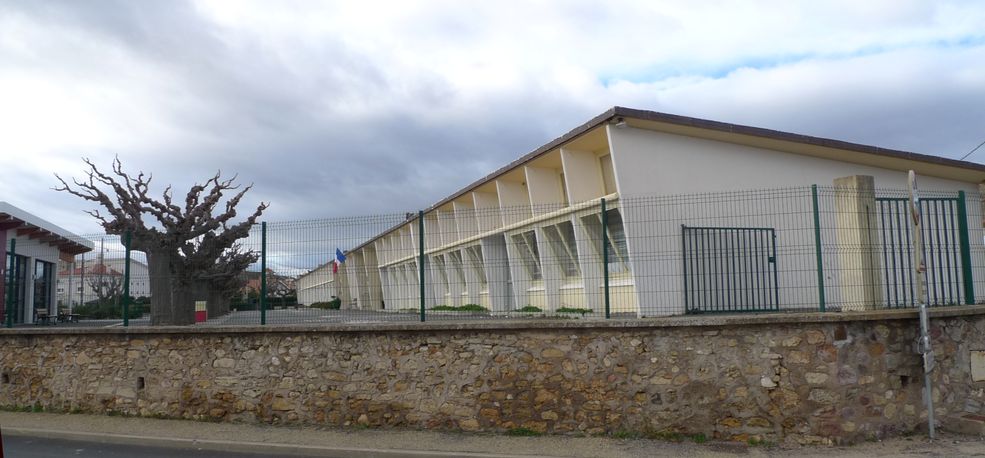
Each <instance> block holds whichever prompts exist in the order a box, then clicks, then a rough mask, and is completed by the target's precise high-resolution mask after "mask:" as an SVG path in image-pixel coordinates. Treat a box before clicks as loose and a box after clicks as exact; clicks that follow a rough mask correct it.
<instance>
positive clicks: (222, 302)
mask: <svg viewBox="0 0 985 458" xmlns="http://www.w3.org/2000/svg"><path fill="white" fill-rule="evenodd" d="M208 300H209V303H208V306H207V308H208V310H209V318H212V317H219V316H222V315H225V314H227V313H229V303H230V301H229V294H228V293H227V292H226V291H225V290H223V289H221V288H218V287H217V286H216V285H212V289H210V290H209V299H208Z"/></svg>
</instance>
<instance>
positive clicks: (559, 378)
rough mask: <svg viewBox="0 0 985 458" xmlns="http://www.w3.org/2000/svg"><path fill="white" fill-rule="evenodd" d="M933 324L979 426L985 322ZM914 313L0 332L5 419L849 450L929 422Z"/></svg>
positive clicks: (950, 396) (946, 386)
mask: <svg viewBox="0 0 985 458" xmlns="http://www.w3.org/2000/svg"><path fill="white" fill-rule="evenodd" d="M936 313H937V314H936V316H935V317H934V318H933V319H932V326H933V339H934V345H935V349H936V350H937V359H938V362H939V369H938V370H937V371H935V372H934V383H935V389H934V400H935V402H936V406H937V414H938V416H939V418H943V417H944V416H945V415H948V414H952V413H956V412H960V411H963V410H967V411H975V412H976V413H983V412H980V411H981V409H982V407H981V406H982V402H983V401H985V396H983V389H985V382H976V381H973V380H972V375H971V372H972V371H971V359H972V356H971V351H972V350H983V349H985V338H983V336H985V308H982V307H954V308H950V309H946V310H943V309H942V310H938V311H937V312H936ZM915 316H916V314H915V313H914V312H909V311H904V312H867V313H856V314H796V315H754V316H753V315H750V316H741V317H702V318H688V317H681V318H667V319H658V320H649V321H609V322H597V321H596V322H591V321H580V320H572V321H563V322H541V323H530V322H526V323H516V322H511V323H478V324H469V325H461V324H459V325H453V324H417V325H399V326H382V325H380V326H362V327H345V328H343V327H338V328H319V329H311V328H294V327H284V328H278V327H267V328H248V329H235V328H225V329H218V328H202V327H189V328H157V329H154V328H131V329H120V328H116V329H56V328H45V329H29V330H18V329H14V330H3V331H0V348H2V350H0V372H2V380H0V405H3V406H6V407H8V408H13V407H24V406H41V407H43V408H45V409H52V410H65V411H73V410H75V411H89V412H106V413H119V414H129V415H141V416H162V417H177V418H196V419H214V420H220V421H248V422H253V421H259V422H274V423H310V424H325V425H353V424H362V425H369V426H373V427H378V426H379V427H411V428H435V429H449V430H456V429H461V430H466V431H503V430H506V429H510V428H518V427H524V428H530V429H533V430H537V431H544V432H548V433H586V434H602V433H612V432H620V431H627V432H628V431H635V432H647V431H653V432H657V431H674V432H680V433H688V434H694V433H704V434H705V435H707V436H708V437H715V438H723V439H732V440H747V439H748V438H757V439H760V440H769V441H797V442H821V443H824V442H853V441H859V440H865V439H871V438H874V437H883V436H886V435H891V434H896V433H905V432H908V431H911V430H914V429H915V428H919V427H920V425H921V424H923V422H925V418H926V412H924V409H923V406H922V401H921V391H922V385H923V380H922V375H921V366H920V364H921V360H920V358H919V357H918V356H917V355H915V354H914V353H913V342H914V339H915V338H916V334H917V321H916V319H915Z"/></svg>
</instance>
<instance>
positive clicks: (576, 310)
mask: <svg viewBox="0 0 985 458" xmlns="http://www.w3.org/2000/svg"><path fill="white" fill-rule="evenodd" d="M556 312H557V313H580V314H581V316H585V315H586V314H588V313H592V309H580V308H574V307H561V308H559V309H557V310H556Z"/></svg>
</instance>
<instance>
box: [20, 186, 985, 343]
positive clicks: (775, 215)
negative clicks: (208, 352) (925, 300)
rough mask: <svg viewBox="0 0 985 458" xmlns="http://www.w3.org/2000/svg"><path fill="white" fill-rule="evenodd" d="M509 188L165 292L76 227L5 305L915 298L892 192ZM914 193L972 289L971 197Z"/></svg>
mask: <svg viewBox="0 0 985 458" xmlns="http://www.w3.org/2000/svg"><path fill="white" fill-rule="evenodd" d="M520 190H522V187H519V188H517V189H512V190H511V188H510V187H509V186H504V187H503V189H501V190H500V195H499V196H497V195H496V194H494V193H489V194H488V195H487V194H484V193H481V192H477V193H473V195H472V196H471V198H468V199H466V198H463V199H460V200H456V201H454V202H451V203H449V204H447V205H444V206H442V207H439V208H435V209H431V210H429V211H426V212H410V213H404V214H388V215H376V216H366V217H352V218H334V219H320V220H308V221H290V222H269V223H267V224H265V225H264V226H265V227H266V230H265V231H264V230H262V228H261V225H259V224H258V225H256V226H255V227H254V228H253V229H252V230H251V231H250V233H249V235H248V237H246V238H244V239H242V240H239V241H238V242H237V244H236V246H235V249H234V250H232V251H227V252H226V253H225V254H224V255H223V257H222V258H220V259H219V260H218V261H216V262H212V263H206V264H205V265H198V266H194V268H195V269H198V270H197V271H196V272H197V273H196V274H195V275H193V277H194V280H189V281H188V282H187V286H181V285H178V286H177V287H175V286H174V285H175V284H174V283H170V285H171V289H170V290H168V289H165V290H163V293H162V290H161V289H159V288H162V286H161V285H165V287H167V285H169V283H168V282H167V281H166V280H168V278H171V277H167V276H166V274H157V275H158V276H157V277H155V276H153V275H155V274H153V273H152V272H161V270H159V269H158V270H155V268H154V266H153V265H152V264H151V262H150V261H152V259H149V258H148V254H147V253H143V252H140V251H136V250H133V251H132V252H131V261H130V263H129V265H127V264H126V256H125V255H126V250H125V247H124V244H123V243H121V237H120V236H117V235H93V236H87V237H86V239H87V240H88V241H91V242H92V246H94V247H95V248H94V250H93V251H91V252H88V253H85V254H82V255H78V256H76V257H75V258H74V259H73V260H71V261H65V262H63V263H62V264H60V265H59V266H57V274H46V273H45V272H46V271H45V267H44V266H43V265H41V267H38V265H39V264H37V263H34V262H33V261H32V259H33V257H32V256H33V255H31V253H30V252H29V251H30V250H32V249H37V248H30V247H29V246H28V245H25V246H24V249H23V250H20V249H16V251H15V253H14V255H13V256H10V255H9V253H8V258H7V265H8V266H7V267H8V269H7V273H8V274H9V273H12V274H13V280H11V279H10V278H8V277H10V275H6V276H5V279H4V280H5V281H4V284H5V289H4V292H5V299H6V300H11V298H13V299H12V300H13V302H12V303H11V304H12V305H10V306H8V307H6V308H7V309H9V310H12V313H10V314H7V315H6V316H9V317H10V318H11V320H12V323H11V325H14V326H19V325H40V324H48V322H49V321H50V322H51V324H56V325H66V326H83V325H88V326H125V325H128V326H143V325H149V324H151V323H152V321H153V319H152V314H151V313H150V312H151V298H152V297H156V298H158V299H161V301H162V303H165V302H166V301H165V299H167V298H168V297H169V296H167V295H168V294H171V295H172V296H173V297H172V299H174V300H173V301H172V302H173V303H175V304H177V303H181V304H183V305H181V306H182V307H186V308H184V309H182V310H181V311H179V313H178V314H179V315H180V316H182V317H184V318H183V319H184V320H185V321H183V322H184V323H205V324H209V325H231V326H232V325H261V324H263V325H286V324H303V325H322V324H325V325H327V324H345V323H377V322H400V321H405V322H412V321H420V320H422V319H423V320H426V321H436V320H504V319H575V318H577V319H606V318H648V317H657V316H671V315H682V314H685V313H736V312H769V311H782V312H796V311H851V310H875V309H881V308H897V307H912V306H913V304H914V300H913V299H914V298H913V295H914V291H915V288H914V285H913V272H914V268H915V266H913V261H912V258H913V257H912V251H911V250H912V248H911V247H910V245H911V243H912V240H911V238H912V234H911V233H910V231H911V229H910V227H911V226H910V221H909V215H908V210H907V208H908V205H909V201H908V200H907V198H906V191H905V190H899V189H875V190H870V191H865V192H860V191H859V190H857V189H856V190H852V189H846V188H844V187H832V186H803V187H795V188H781V189H763V190H746V191H732V192H715V193H702V194H686V195H660V196H625V197H620V196H618V195H615V194H613V195H609V196H604V197H600V198H596V199H592V200H588V201H584V202H564V201H560V202H547V203H536V204H532V203H531V202H530V201H529V200H527V199H528V194H526V193H525V192H519V191H520ZM514 191H516V192H514ZM541 191H543V190H541ZM530 195H536V194H530ZM545 195H547V194H545ZM922 197H923V200H922V207H921V210H922V213H923V214H924V224H923V225H922V227H923V230H924V231H925V233H924V239H925V240H927V244H926V250H927V251H926V258H927V269H928V284H929V286H930V289H929V291H930V292H931V301H932V302H933V303H934V304H935V305H941V306H946V305H957V304H964V303H978V302H983V301H985V237H983V234H982V201H981V196H980V195H979V194H978V193H970V192H968V193H967V194H966V193H964V192H934V191H929V192H928V191H925V192H923V193H922ZM203 240H204V239H203ZM201 242H202V240H197V241H195V243H201ZM137 248H139V247H137ZM194 249H195V245H194V243H193V244H192V245H190V246H189V247H186V250H185V251H182V254H181V256H191V255H193V254H194ZM236 256H241V257H239V258H237V257H236ZM242 256H245V258H244V257H242ZM236 259H239V262H241V263H245V264H243V265H245V270H244V269H242V267H243V265H240V266H238V267H237V266H236V265H235V262H234V261H235V260H236ZM165 265H166V264H165ZM10 266H13V267H12V268H11V267H10ZM224 266H225V267H224ZM128 267H129V272H130V275H129V282H127V285H126V286H128V287H129V296H128V297H127V298H126V299H127V300H123V299H124V297H123V295H124V291H123V289H124V288H123V286H124V285H123V282H125V281H126V275H125V274H126V272H127V270H128V269H127V268H128ZM227 267H228V268H229V269H232V271H233V272H235V275H232V276H230V275H227V274H228V272H229V270H228V269H227ZM49 270H51V271H54V270H56V269H49ZM46 275H47V276H51V277H52V280H51V281H47V280H45V278H46ZM189 278H190V277H189ZM56 283H57V285H56ZM49 284H50V286H46V285H49ZM152 285H156V286H154V288H157V289H152ZM264 286H265V288H264ZM47 291H50V294H54V295H57V297H56V299H57V301H56V303H57V305H56V306H49V307H48V309H47V310H45V311H44V313H42V314H41V315H40V316H42V318H39V315H38V312H37V311H36V309H37V308H36V307H31V304H34V302H35V301H34V298H37V300H39V301H42V302H43V301H44V300H45V294H46V292H47ZM8 293H9V294H8ZM161 294H164V296H162V295H161ZM29 303H30V304H29ZM38 303H39V304H40V303H41V302H38ZM45 313H46V314H50V315H52V316H55V317H56V318H55V319H52V320H47V319H44V318H43V315H44V314H45ZM125 313H126V314H125ZM6 316H5V318H6Z"/></svg>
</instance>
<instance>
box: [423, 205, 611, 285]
mask: <svg viewBox="0 0 985 458" xmlns="http://www.w3.org/2000/svg"><path fill="white" fill-rule="evenodd" d="M581 222H582V225H583V226H584V228H585V231H586V232H587V234H586V235H587V237H588V239H589V240H588V243H586V244H584V246H586V247H590V248H589V249H591V250H593V251H594V253H593V255H594V256H595V257H596V258H597V259H601V257H602V217H601V214H592V215H587V216H584V217H582V218H581ZM606 227H607V231H606V232H607V237H608V244H607V245H606V249H607V251H608V261H609V265H608V268H609V272H610V273H611V274H614V275H615V274H620V273H625V272H628V271H629V251H628V248H627V245H626V232H625V230H624V228H623V221H622V215H621V214H620V212H619V210H618V209H611V210H608V211H607V212H606ZM540 230H541V234H542V235H543V237H545V240H544V242H546V244H545V245H546V247H547V248H548V249H549V250H550V255H552V256H553V257H552V258H551V259H552V262H556V263H557V265H558V267H559V269H560V271H561V274H562V275H563V276H564V278H566V279H577V278H578V277H579V276H580V275H581V266H580V264H579V263H580V261H579V248H578V238H577V236H576V235H575V234H576V232H575V225H574V224H572V222H571V221H561V222H559V223H557V224H552V225H547V226H543V227H541V228H540ZM537 234H538V232H537V231H535V230H533V229H531V230H527V231H524V232H520V233H518V234H513V235H512V236H510V242H511V244H512V248H513V256H514V257H515V262H517V263H518V264H519V265H520V266H521V267H522V269H523V272H525V273H526V276H527V279H529V280H532V281H540V280H543V278H544V273H543V271H544V266H543V262H544V258H543V257H542V255H541V252H540V248H541V245H540V243H539V241H538V237H537ZM463 253H464V259H463ZM431 265H432V267H433V269H434V270H433V272H434V279H435V281H437V282H438V283H439V285H440V286H441V287H442V288H443V289H444V290H445V291H448V288H449V284H450V283H459V284H465V283H466V269H471V273H472V274H474V275H475V277H476V280H478V282H479V284H480V285H481V289H483V290H485V289H486V287H487V284H488V279H487V277H486V267H487V266H486V261H485V258H484V256H483V253H482V247H481V245H472V246H468V247H465V248H464V249H462V250H455V251H450V252H447V253H444V254H440V255H435V256H433V257H431Z"/></svg>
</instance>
